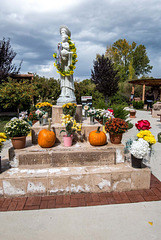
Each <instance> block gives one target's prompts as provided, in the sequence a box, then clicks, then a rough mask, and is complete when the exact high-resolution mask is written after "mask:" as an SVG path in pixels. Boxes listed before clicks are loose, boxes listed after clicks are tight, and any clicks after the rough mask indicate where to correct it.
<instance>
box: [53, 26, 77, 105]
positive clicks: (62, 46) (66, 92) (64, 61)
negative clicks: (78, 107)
mask: <svg viewBox="0 0 161 240" xmlns="http://www.w3.org/2000/svg"><path fill="white" fill-rule="evenodd" d="M60 34H61V37H62V43H58V51H57V64H58V66H59V67H60V69H61V72H62V73H63V72H65V74H63V75H64V76H63V75H62V74H60V79H61V83H60V87H61V94H60V96H59V98H58V100H57V105H59V106H60V105H63V104H65V103H69V102H71V103H76V97H75V94H74V81H73V74H71V72H70V71H71V69H70V67H69V66H70V65H72V55H73V52H72V51H70V46H69V42H68V37H70V36H71V32H70V31H69V29H68V28H67V27H66V26H64V25H63V26H61V27H60ZM68 72H69V74H68Z"/></svg>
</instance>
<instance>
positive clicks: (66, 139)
mask: <svg viewBox="0 0 161 240" xmlns="http://www.w3.org/2000/svg"><path fill="white" fill-rule="evenodd" d="M63 140H64V147H71V146H72V140H73V136H72V135H71V136H69V137H68V136H67V135H65V136H63Z"/></svg>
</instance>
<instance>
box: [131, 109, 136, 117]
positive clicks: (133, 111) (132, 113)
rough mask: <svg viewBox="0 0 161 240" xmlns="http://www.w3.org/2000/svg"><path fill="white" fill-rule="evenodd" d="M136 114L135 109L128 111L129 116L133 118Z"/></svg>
mask: <svg viewBox="0 0 161 240" xmlns="http://www.w3.org/2000/svg"><path fill="white" fill-rule="evenodd" d="M135 115H136V111H135V110H131V111H130V118H135Z"/></svg>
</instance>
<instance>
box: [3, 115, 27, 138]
mask: <svg viewBox="0 0 161 240" xmlns="http://www.w3.org/2000/svg"><path fill="white" fill-rule="evenodd" d="M30 129H31V126H30V125H29V123H27V122H26V121H24V120H22V119H18V118H12V119H11V120H10V121H9V122H8V123H7V124H6V125H5V126H4V132H5V134H6V136H7V137H11V138H12V137H22V136H27V135H28V133H29V132H30Z"/></svg>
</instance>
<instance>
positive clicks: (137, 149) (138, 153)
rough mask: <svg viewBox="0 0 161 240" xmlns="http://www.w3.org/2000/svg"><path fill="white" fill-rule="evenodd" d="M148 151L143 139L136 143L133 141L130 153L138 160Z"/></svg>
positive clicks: (147, 145)
mask: <svg viewBox="0 0 161 240" xmlns="http://www.w3.org/2000/svg"><path fill="white" fill-rule="evenodd" d="M149 151H150V148H149V143H148V142H147V141H145V140H144V139H143V138H139V139H138V140H137V141H133V143H132V145H131V148H130V153H131V154H132V155H133V156H134V157H136V158H139V159H142V158H144V157H145V156H146V155H147V154H148V153H149Z"/></svg>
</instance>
